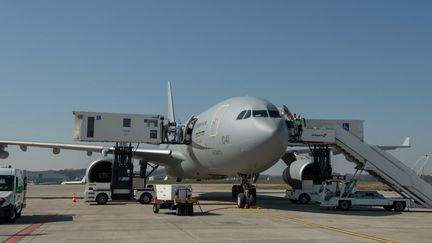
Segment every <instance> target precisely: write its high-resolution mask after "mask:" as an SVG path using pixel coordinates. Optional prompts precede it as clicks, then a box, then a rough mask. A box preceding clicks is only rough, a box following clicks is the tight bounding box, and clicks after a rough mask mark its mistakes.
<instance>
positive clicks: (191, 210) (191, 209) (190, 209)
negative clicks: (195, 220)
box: [186, 204, 194, 216]
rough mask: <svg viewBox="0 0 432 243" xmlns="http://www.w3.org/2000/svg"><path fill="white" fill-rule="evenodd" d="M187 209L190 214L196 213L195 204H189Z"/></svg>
mask: <svg viewBox="0 0 432 243" xmlns="http://www.w3.org/2000/svg"><path fill="white" fill-rule="evenodd" d="M186 211H187V215H188V216H193V214H194V209H193V204H188V205H187V210H186Z"/></svg>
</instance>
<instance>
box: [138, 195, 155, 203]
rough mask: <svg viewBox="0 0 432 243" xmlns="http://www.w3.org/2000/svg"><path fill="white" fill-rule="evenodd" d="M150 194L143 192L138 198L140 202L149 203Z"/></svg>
mask: <svg viewBox="0 0 432 243" xmlns="http://www.w3.org/2000/svg"><path fill="white" fill-rule="evenodd" d="M152 198H153V197H152V195H150V193H143V194H142V195H141V197H140V199H139V202H140V203H141V204H149V203H150V202H151V200H152Z"/></svg>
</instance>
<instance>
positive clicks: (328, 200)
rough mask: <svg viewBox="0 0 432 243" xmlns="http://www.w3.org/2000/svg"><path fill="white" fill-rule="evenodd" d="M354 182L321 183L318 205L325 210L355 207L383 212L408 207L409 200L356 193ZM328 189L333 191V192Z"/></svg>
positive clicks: (376, 193)
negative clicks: (370, 208)
mask: <svg viewBox="0 0 432 243" xmlns="http://www.w3.org/2000/svg"><path fill="white" fill-rule="evenodd" d="M355 184H356V180H351V181H342V180H326V181H325V182H324V183H323V187H322V191H321V197H320V201H319V203H320V205H321V206H322V207H327V208H337V209H341V210H349V209H350V208H351V207H357V206H366V207H372V206H381V207H383V208H384V209H385V210H387V211H390V210H395V211H399V212H400V211H404V210H405V208H407V207H408V208H409V207H410V200H409V199H405V198H386V197H384V196H383V195H382V194H380V193H378V192H376V191H357V190H353V188H355ZM329 187H330V188H333V189H335V190H334V191H332V190H330V189H329Z"/></svg>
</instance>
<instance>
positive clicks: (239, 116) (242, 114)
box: [237, 111, 246, 120]
mask: <svg viewBox="0 0 432 243" xmlns="http://www.w3.org/2000/svg"><path fill="white" fill-rule="evenodd" d="M245 113H246V111H242V112H240V114H239V115H238V116H237V120H241V119H243V116H244V114H245Z"/></svg>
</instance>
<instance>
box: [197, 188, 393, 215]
mask: <svg viewBox="0 0 432 243" xmlns="http://www.w3.org/2000/svg"><path fill="white" fill-rule="evenodd" d="M266 194H267V193H266ZM198 198H199V200H200V204H201V205H236V200H235V199H234V198H232V196H231V192H205V193H200V194H199V197H198ZM206 201H216V202H215V203H213V202H208V203H207V202H206ZM257 204H258V205H257V206H258V207H260V208H264V209H277V210H284V211H297V212H310V213H320V214H333V215H350V216H376V217H385V216H393V215H398V214H401V213H402V212H396V211H385V210H384V209H382V208H378V207H377V208H369V207H368V208H366V207H358V208H352V209H350V210H348V211H342V210H337V209H327V208H321V207H320V206H319V205H317V204H308V205H303V204H294V203H292V202H290V201H289V200H288V199H286V198H283V197H277V196H270V195H262V194H260V193H258V195H257Z"/></svg>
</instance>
